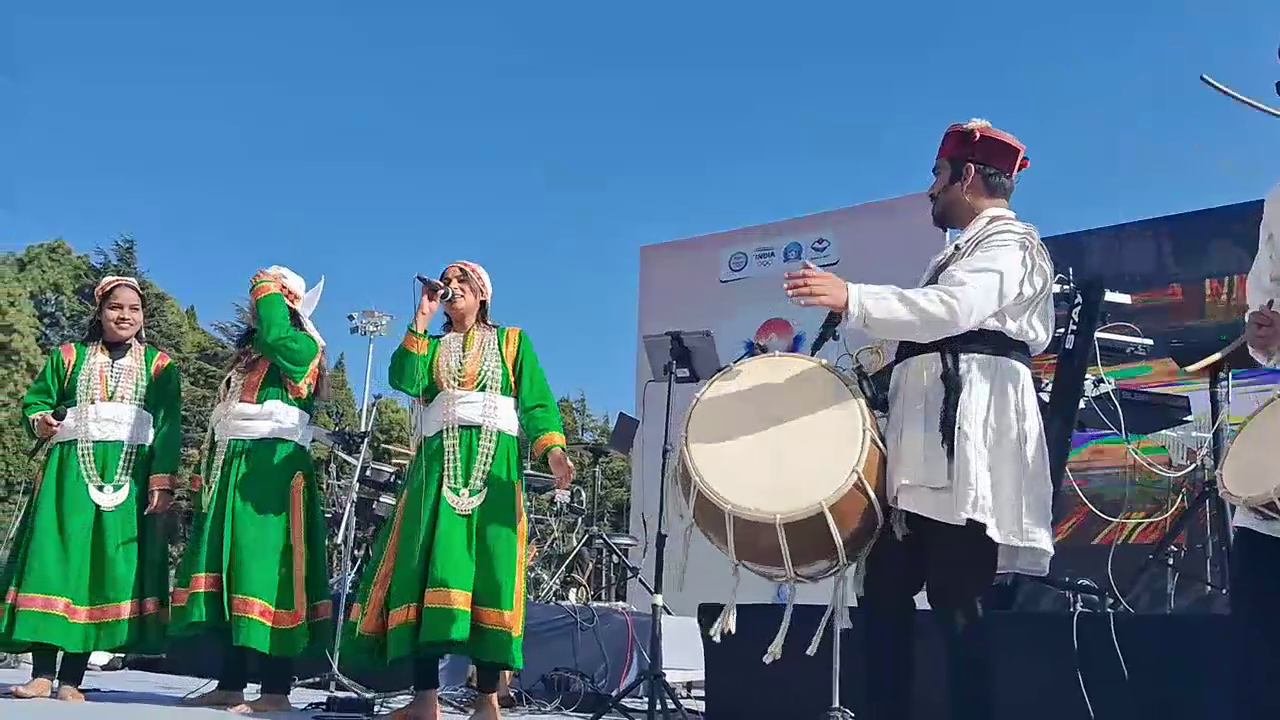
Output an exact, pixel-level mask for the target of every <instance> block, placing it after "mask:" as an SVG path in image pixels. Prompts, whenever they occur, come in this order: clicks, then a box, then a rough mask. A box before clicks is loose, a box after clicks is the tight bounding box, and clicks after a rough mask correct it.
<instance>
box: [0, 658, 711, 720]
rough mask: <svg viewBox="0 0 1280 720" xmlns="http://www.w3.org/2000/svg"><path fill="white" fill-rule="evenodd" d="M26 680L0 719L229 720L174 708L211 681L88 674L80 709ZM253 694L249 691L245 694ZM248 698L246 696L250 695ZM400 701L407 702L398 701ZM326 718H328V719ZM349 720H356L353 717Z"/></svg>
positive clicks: (300, 700) (5, 696)
mask: <svg viewBox="0 0 1280 720" xmlns="http://www.w3.org/2000/svg"><path fill="white" fill-rule="evenodd" d="M30 678H31V666H30V665H25V664H24V665H23V666H22V667H20V668H17V669H13V670H0V718H4V720H9V718H13V719H14V720H28V719H30V720H72V719H79V718H85V719H91V718H92V719H97V720H168V719H173V720H183V719H184V718H186V719H189V720H199V719H200V718H229V717H238V716H232V715H230V714H229V713H227V712H225V711H221V710H203V709H191V708H184V707H180V706H178V700H179V699H180V698H182V697H183V696H186V695H189V694H193V693H196V692H203V691H204V690H205V689H208V688H212V686H213V682H212V681H208V680H198V679H195V678H187V677H178V676H174V675H155V674H151V673H144V672H138V671H134V670H117V671H113V672H97V671H92V670H91V671H89V673H88V675H86V676H85V681H84V691H85V695H86V696H87V697H88V698H89V702H87V703H84V704H70V703H62V702H58V701H56V700H15V699H14V698H12V697H10V696H9V690H8V689H9V687H10V686H12V685H19V684H22V683H24V682H26V681H27V680H29V679H30ZM254 690H256V688H255V687H253V686H250V691H251V693H252V691H254ZM326 695H327V693H324V692H321V691H318V690H295V691H294V692H293V695H292V696H291V698H292V700H293V705H294V708H295V712H292V713H275V714H270V715H254V716H251V717H262V718H290V719H291V720H301V719H302V718H313V717H315V716H316V715H318V714H320V711H307V710H305V709H304V708H306V707H307V706H308V705H311V704H312V703H315V702H323V701H324V699H325V697H326ZM251 696H252V694H251ZM404 700H405V701H407V700H408V697H405V698H404ZM401 704H403V701H402V702H396V703H394V704H390V705H388V706H387V707H386V708H382V709H380V712H386V711H388V710H390V709H391V708H393V707H396V706H398V705H401ZM688 707H689V709H690V710H700V709H701V703H700V702H694V703H690V704H689V705H688ZM468 716H469V713H461V712H456V711H451V710H448V709H446V710H445V713H444V717H445V718H446V720H465V719H466V718H467V717H468ZM505 716H506V717H511V718H519V717H530V718H532V717H537V718H543V719H544V720H578V719H579V718H583V717H586V716H585V715H580V714H570V713H554V712H549V711H548V710H545V709H535V708H529V709H527V710H522V709H515V710H507V711H506V712H505ZM331 717H332V716H331ZM349 717H352V718H353V720H356V716H349Z"/></svg>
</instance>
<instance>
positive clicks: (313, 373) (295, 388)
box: [281, 353, 321, 400]
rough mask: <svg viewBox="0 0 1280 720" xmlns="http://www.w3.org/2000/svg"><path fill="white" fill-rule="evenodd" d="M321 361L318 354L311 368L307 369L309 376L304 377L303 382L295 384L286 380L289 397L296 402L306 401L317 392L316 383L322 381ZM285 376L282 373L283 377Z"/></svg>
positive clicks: (285, 385)
mask: <svg viewBox="0 0 1280 720" xmlns="http://www.w3.org/2000/svg"><path fill="white" fill-rule="evenodd" d="M320 359H321V354H320V353H316V357H315V359H314V360H312V361H311V366H310V367H308V368H307V374H306V375H305V376H303V378H302V382H300V383H295V382H293V381H292V380H290V379H289V378H287V377H286V378H284V389H285V391H286V392H288V393H289V397H291V398H293V399H294V400H305V399H307V397H308V396H309V395H311V393H313V392H315V389H316V383H317V382H319V380H320ZM283 375H284V374H283V373H281V376H283Z"/></svg>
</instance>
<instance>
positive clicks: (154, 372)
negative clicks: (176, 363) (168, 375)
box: [151, 353, 173, 380]
mask: <svg viewBox="0 0 1280 720" xmlns="http://www.w3.org/2000/svg"><path fill="white" fill-rule="evenodd" d="M171 362H173V359H172V358H170V357H169V356H168V355H166V354H164V353H158V354H156V359H155V362H153V363H152V364H151V379H152V380H155V379H156V378H158V377H160V373H162V372H164V369H165V368H167V367H169V363H171Z"/></svg>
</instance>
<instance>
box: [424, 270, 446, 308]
mask: <svg viewBox="0 0 1280 720" xmlns="http://www.w3.org/2000/svg"><path fill="white" fill-rule="evenodd" d="M418 282H420V283H422V284H423V285H426V286H427V287H428V288H429V289H430V290H431V292H432V294H433V295H434V296H435V299H436V300H439V301H440V302H449V301H450V300H452V299H453V288H451V287H449V286H447V285H445V284H444V283H442V282H440V281H439V280H436V279H435V278H429V277H427V276H426V275H419V276H418Z"/></svg>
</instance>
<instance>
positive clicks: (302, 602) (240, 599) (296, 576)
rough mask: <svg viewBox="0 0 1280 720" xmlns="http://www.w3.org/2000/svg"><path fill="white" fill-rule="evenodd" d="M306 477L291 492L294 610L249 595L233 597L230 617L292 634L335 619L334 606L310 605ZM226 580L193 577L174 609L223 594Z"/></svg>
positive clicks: (178, 592)
mask: <svg viewBox="0 0 1280 720" xmlns="http://www.w3.org/2000/svg"><path fill="white" fill-rule="evenodd" d="M305 491H306V477H305V476H304V475H303V474H302V473H297V474H296V475H294V476H293V483H292V485H291V487H290V489H289V542H290V544H291V545H292V549H293V557H292V564H293V568H292V570H293V572H292V574H293V609H292V610H282V609H280V608H276V607H272V605H271V604H270V603H268V602H267V601H265V600H260V599H258V598H254V597H249V596H247V595H232V596H231V598H230V603H229V604H230V606H231V615H232V616H239V617H245V618H250V619H253V620H257V621H258V622H261V623H263V624H264V625H268V626H270V627H271V628H274V629H277V630H290V629H293V628H297V627H299V626H301V625H302V624H303V623H306V622H314V621H316V620H326V619H328V618H330V617H332V616H333V602H332V601H331V600H328V599H325V600H319V601H317V602H313V603H311V604H310V605H308V604H307V588H306V580H307V548H306V542H305V541H306V513H305V505H304V503H303V501H304V499H305V497H306V495H305ZM223 587H224V583H223V578H222V576H221V575H220V574H217V573H200V574H198V575H192V576H191V582H190V583H188V585H187V587H185V588H178V589H175V590H174V591H173V606H174V607H183V606H185V605H186V604H187V601H188V600H189V599H190V597H191V595H192V594H194V593H216V592H222V590H223Z"/></svg>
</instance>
